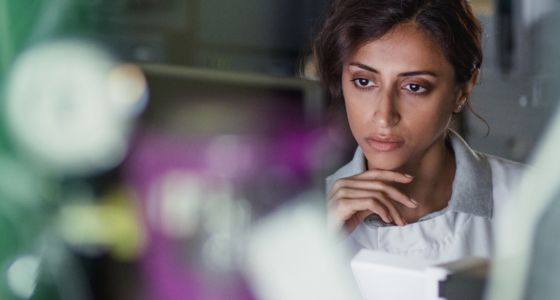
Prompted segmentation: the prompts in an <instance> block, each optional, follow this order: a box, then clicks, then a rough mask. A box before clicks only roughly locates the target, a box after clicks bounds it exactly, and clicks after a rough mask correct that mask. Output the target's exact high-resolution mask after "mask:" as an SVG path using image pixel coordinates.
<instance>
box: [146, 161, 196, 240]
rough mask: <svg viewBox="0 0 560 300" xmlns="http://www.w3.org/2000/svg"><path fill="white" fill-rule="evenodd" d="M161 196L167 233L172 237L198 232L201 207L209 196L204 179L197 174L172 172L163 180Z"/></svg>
mask: <svg viewBox="0 0 560 300" xmlns="http://www.w3.org/2000/svg"><path fill="white" fill-rule="evenodd" d="M159 196H160V197H161V215H160V222H161V226H162V229H163V231H164V233H165V234H166V235H167V236H169V237H171V238H189V237H191V236H192V235H194V234H195V232H196V230H197V229H198V226H199V223H200V220H199V218H200V207H201V206H202V203H203V202H204V200H205V197H206V191H205V188H204V182H203V181H202V179H201V178H200V177H199V176H197V175H196V174H190V173H187V172H181V171H171V172H169V173H167V174H166V175H165V176H164V177H163V179H162V181H161V194H160V195H159ZM156 201H157V200H156Z"/></svg>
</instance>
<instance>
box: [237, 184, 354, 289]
mask: <svg viewBox="0 0 560 300" xmlns="http://www.w3.org/2000/svg"><path fill="white" fill-rule="evenodd" d="M298 198H299V199H297V200H296V201H295V203H293V204H292V205H288V206H286V207H283V208H282V209H280V210H278V211H277V212H276V213H274V214H273V215H271V216H270V217H268V218H267V219H265V220H263V221H262V222H260V223H258V224H255V225H256V226H255V229H254V230H253V231H252V232H251V234H250V235H249V240H248V259H247V267H246V273H247V276H249V278H250V279H251V281H250V282H251V286H252V287H253V289H254V290H255V291H256V292H257V295H258V296H259V299H261V300H297V299H324V300H338V299H346V300H357V299H360V296H359V292H358V289H357V287H356V284H355V282H354V281H353V278H352V275H351V274H350V269H349V267H348V265H347V262H348V260H349V257H348V256H349V255H350V253H349V252H348V253H346V251H345V250H346V249H343V248H340V247H336V243H335V241H334V239H332V240H331V239H329V237H328V236H327V233H326V229H325V227H326V225H325V222H326V221H325V216H324V214H322V210H321V209H319V208H318V207H317V206H314V205H312V203H321V202H322V201H324V196H323V195H322V193H318V192H316V193H305V194H301V195H299V197H298ZM313 199H321V201H313Z"/></svg>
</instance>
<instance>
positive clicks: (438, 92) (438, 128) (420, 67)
mask: <svg viewBox="0 0 560 300" xmlns="http://www.w3.org/2000/svg"><path fill="white" fill-rule="evenodd" d="M474 77H476V76H474ZM475 81H476V78H475ZM464 86H467V88H465V87H464ZM342 90H343V93H344V99H345V104H346V111H347V114H348V119H349V122H350V128H351V130H352V133H353V135H354V138H355V139H356V141H357V142H358V144H359V145H360V146H361V148H362V149H363V151H364V154H365V156H366V158H367V159H368V163H369V167H370V168H377V169H384V170H397V169H399V168H401V167H404V166H406V165H407V164H409V163H420V162H421V161H422V158H423V157H425V156H426V153H428V152H429V151H431V150H433V149H434V148H435V147H444V143H443V141H444V134H445V131H446V129H447V127H448V125H449V122H450V120H451V116H452V113H453V111H457V106H458V105H459V104H460V103H462V102H463V100H465V96H466V97H468V94H469V93H470V91H471V90H472V85H470V84H467V85H461V86H459V85H457V84H456V82H455V72H454V69H453V67H452V65H451V64H450V63H449V62H448V61H447V59H446V58H445V55H444V53H443V51H442V49H440V46H439V45H438V44H437V43H436V42H434V41H433V40H432V38H430V37H429V36H428V35H426V34H425V33H424V32H423V31H421V30H418V29H417V27H416V26H415V25H413V24H401V25H398V26H397V27H395V28H394V29H392V30H391V31H389V32H388V33H387V34H386V35H385V36H383V37H382V38H381V39H378V40H375V41H373V42H369V43H367V44H365V45H363V46H362V47H360V48H359V49H357V51H356V52H355V53H354V55H353V56H352V57H351V58H350V59H349V60H348V62H347V63H345V64H344V67H343V72H342ZM438 141H439V142H438ZM440 142H441V143H440Z"/></svg>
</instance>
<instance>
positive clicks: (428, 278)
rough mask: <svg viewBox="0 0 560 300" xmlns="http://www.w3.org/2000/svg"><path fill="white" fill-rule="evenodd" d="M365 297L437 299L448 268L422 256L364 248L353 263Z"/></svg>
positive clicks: (388, 299) (353, 269)
mask: <svg viewBox="0 0 560 300" xmlns="http://www.w3.org/2000/svg"><path fill="white" fill-rule="evenodd" d="M351 266H352V271H353V272H354V276H355V277H356V280H357V282H358V286H359V287H360V291H361V293H362V297H363V298H364V299H365V300H409V299H417V300H438V299H440V298H439V296H438V295H439V282H440V281H442V280H444V279H445V278H447V274H448V272H447V270H446V269H444V268H439V267H437V266H435V265H432V263H431V262H429V261H426V260H421V259H412V258H406V257H402V256H397V255H393V254H389V253H385V252H379V251H373V250H367V249H363V250H361V251H360V252H359V253H358V254H357V255H356V256H355V257H354V258H353V259H352V262H351Z"/></svg>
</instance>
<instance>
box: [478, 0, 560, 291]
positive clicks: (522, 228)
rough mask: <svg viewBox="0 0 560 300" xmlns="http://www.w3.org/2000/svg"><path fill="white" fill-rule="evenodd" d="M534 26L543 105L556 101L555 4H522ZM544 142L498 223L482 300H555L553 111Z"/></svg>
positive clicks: (559, 63)
mask: <svg viewBox="0 0 560 300" xmlns="http://www.w3.org/2000/svg"><path fill="white" fill-rule="evenodd" d="M525 4H526V6H534V7H531V8H530V9H529V10H527V11H526V16H527V17H528V18H527V19H526V20H527V21H528V22H529V23H531V24H532V25H533V30H534V32H535V33H536V35H535V38H536V39H537V40H538V41H539V43H538V44H537V47H536V48H535V49H536V50H535V53H534V55H535V57H536V58H537V61H538V64H537V67H538V71H539V73H542V74H544V75H545V76H547V78H549V84H547V85H545V86H544V87H543V97H544V98H545V99H546V101H553V102H557V101H558V100H559V99H560V88H559V87H560V85H558V78H559V75H560V74H559V70H560V59H559V58H558V53H560V39H558V36H559V31H560V22H559V18H558V17H559V16H560V2H559V1H534V2H526V3H525ZM551 113H554V115H553V116H554V118H553V119H552V121H550V122H549V123H548V125H547V127H546V130H545V132H544V134H543V138H542V139H541V141H540V142H539V144H538V146H537V147H536V148H535V151H534V153H533V154H532V155H531V160H530V161H531V164H532V165H534V167H535V169H534V170H532V172H531V173H529V176H527V178H526V180H525V182H524V183H523V184H522V186H521V187H520V189H519V192H518V194H517V197H516V199H515V200H516V201H515V202H514V203H513V205H512V206H511V207H510V209H509V210H508V211H507V212H505V213H504V214H503V216H502V218H501V220H500V223H499V225H500V227H499V231H498V232H497V233H498V235H497V236H496V261H495V263H494V265H493V267H492V269H491V272H490V280H489V288H488V291H487V297H486V299H489V300H493V299H506V298H507V299H514V300H515V299H556V298H558V293H559V292H560V291H559V285H558V280H557V278H558V274H559V273H560V265H559V262H560V258H559V257H558V253H559V249H560V246H559V245H558V240H559V239H558V220H559V216H560V215H559V211H558V204H559V201H558V199H559V198H558V186H559V185H558V182H559V180H560V176H559V175H560V174H558V167H559V166H560V161H559V159H558V157H559V156H558V147H559V145H558V141H559V136H560V131H559V130H560V124H559V120H560V119H559V112H558V107H556V109H555V110H552V112H551Z"/></svg>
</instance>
